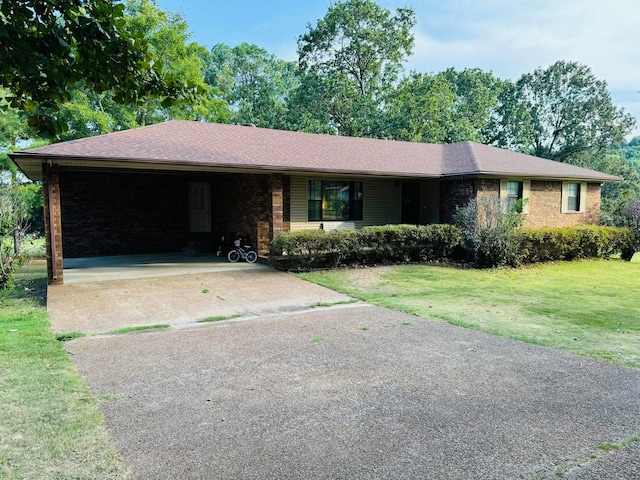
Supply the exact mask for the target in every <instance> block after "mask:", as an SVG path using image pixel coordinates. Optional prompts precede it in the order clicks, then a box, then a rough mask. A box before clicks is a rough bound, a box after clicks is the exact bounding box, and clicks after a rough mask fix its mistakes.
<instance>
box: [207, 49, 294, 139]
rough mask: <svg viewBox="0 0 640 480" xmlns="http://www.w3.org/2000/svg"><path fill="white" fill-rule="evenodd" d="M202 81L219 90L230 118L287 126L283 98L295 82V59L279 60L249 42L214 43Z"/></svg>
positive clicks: (260, 124) (244, 122) (263, 124)
mask: <svg viewBox="0 0 640 480" xmlns="http://www.w3.org/2000/svg"><path fill="white" fill-rule="evenodd" d="M205 63H206V69H205V80H206V81H207V83H209V84H210V85H213V86H215V87H217V88H219V89H220V91H221V93H222V98H224V99H225V100H226V101H227V102H228V103H229V106H230V107H231V121H232V122H233V123H239V124H254V125H256V126H258V127H267V128H281V129H286V128H287V100H288V97H289V95H290V94H291V92H292V91H293V90H294V89H295V87H296V86H297V84H298V77H297V65H296V64H295V62H288V61H285V60H281V59H279V58H278V57H276V56H275V55H273V54H271V53H269V52H267V51H266V50H265V49H263V48H260V47H258V46H257V45H252V44H249V43H241V44H240V45H237V46H235V47H230V46H228V45H226V44H224V43H219V44H217V45H214V47H213V48H212V49H211V52H210V53H209V54H208V55H207V57H206V61H205Z"/></svg>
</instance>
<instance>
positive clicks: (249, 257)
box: [247, 250, 258, 263]
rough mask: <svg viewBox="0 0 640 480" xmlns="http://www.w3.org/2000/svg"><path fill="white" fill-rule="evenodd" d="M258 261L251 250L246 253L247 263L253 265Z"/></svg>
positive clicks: (256, 255)
mask: <svg viewBox="0 0 640 480" xmlns="http://www.w3.org/2000/svg"><path fill="white" fill-rule="evenodd" d="M257 259H258V254H257V253H256V252H254V251H253V250H249V251H248V252H247V262H249V263H254V262H255V261H256V260H257Z"/></svg>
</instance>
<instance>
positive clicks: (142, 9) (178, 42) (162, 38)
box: [49, 0, 228, 141]
mask: <svg viewBox="0 0 640 480" xmlns="http://www.w3.org/2000/svg"><path fill="white" fill-rule="evenodd" d="M124 19H125V23H126V25H127V28H128V30H129V31H131V32H135V34H136V35H140V36H142V37H143V38H144V39H145V41H146V42H147V43H148V48H149V54H150V55H151V58H153V59H154V62H158V63H159V64H161V65H162V74H163V75H168V76H171V77H174V78H181V79H183V80H184V81H185V82H187V83H189V84H190V85H192V86H194V88H196V89H197V90H198V91H199V92H200V94H198V95H195V96H194V97H192V98H190V99H186V98H182V99H177V100H176V101H175V102H172V104H171V105H167V104H163V103H164V102H162V101H161V99H159V98H157V97H155V96H153V95H144V94H143V93H139V94H136V101H135V103H134V104H133V105H125V104H122V103H119V102H118V101H117V98H116V97H117V95H116V93H115V91H114V90H107V91H104V92H96V91H95V90H93V89H92V88H91V87H90V85H88V84H86V83H85V82H79V83H77V84H76V85H75V86H73V87H71V88H70V90H69V93H70V99H69V101H67V102H65V103H63V104H61V105H60V106H58V107H57V108H56V109H55V110H51V111H50V112H49V115H51V117H52V118H55V119H56V120H57V121H58V122H60V123H64V125H65V127H66V130H65V131H64V132H62V133H60V134H58V135H57V136H56V139H55V140H56V141H65V140H72V139H76V138H83V137H88V136H92V135H99V134H103V133H109V132H114V131H119V130H126V129H129V128H133V127H136V126H142V125H145V124H151V123H157V122H160V121H164V120H167V119H174V118H180V119H192V120H210V121H225V120H227V119H228V107H227V105H226V102H224V101H223V100H221V99H220V98H219V96H218V91H217V89H215V88H214V87H210V86H209V85H207V84H206V83H205V81H204V68H205V65H204V60H203V57H204V55H205V54H206V53H207V52H206V49H205V48H204V47H202V46H200V45H198V44H197V43H194V42H189V38H190V34H189V32H188V26H187V23H186V21H185V20H184V18H183V17H182V16H181V15H179V14H173V13H170V12H165V11H163V10H161V9H159V8H158V7H157V6H156V4H155V2H153V1H149V0H131V1H128V3H127V8H126V10H125V13H124Z"/></svg>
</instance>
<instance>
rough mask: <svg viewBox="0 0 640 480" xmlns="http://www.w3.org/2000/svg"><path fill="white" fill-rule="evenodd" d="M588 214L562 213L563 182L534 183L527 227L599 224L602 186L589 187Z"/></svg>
mask: <svg viewBox="0 0 640 480" xmlns="http://www.w3.org/2000/svg"><path fill="white" fill-rule="evenodd" d="M586 202H587V203H586V212H584V213H580V212H571V213H561V207H562V182H550V181H536V180H534V181H532V182H531V198H530V200H529V214H528V215H527V216H526V217H525V220H524V225H525V226H526V227H569V226H573V225H585V224H598V223H599V221H600V184H599V183H589V184H588V185H587V200H586Z"/></svg>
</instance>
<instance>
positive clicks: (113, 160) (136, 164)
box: [12, 152, 441, 179]
mask: <svg viewBox="0 0 640 480" xmlns="http://www.w3.org/2000/svg"><path fill="white" fill-rule="evenodd" d="M12 155H13V156H15V157H17V158H12V160H13V161H14V163H16V165H18V167H19V168H20V169H21V170H23V173H24V169H23V168H22V166H21V165H20V164H19V163H18V162H22V161H25V160H26V161H28V162H40V163H41V162H44V161H47V160H57V161H58V162H59V163H61V164H62V165H63V166H73V164H74V163H75V164H79V163H83V164H84V165H82V166H84V167H98V168H109V167H110V166H112V165H111V164H118V165H119V166H120V167H121V168H122V169H127V170H140V169H141V168H140V165H146V166H156V165H157V166H158V167H160V168H162V167H165V168H169V169H171V168H170V167H181V168H183V169H188V170H210V171H215V170H235V171H244V172H247V171H259V172H264V173H313V174H339V175H362V176H375V177H401V178H440V177H441V175H440V174H429V173H423V172H395V171H384V170H357V169H326V168H313V167H295V166H280V165H268V164H253V165H247V164H240V163H231V162H229V163H210V162H179V161H175V160H162V159H149V158H117V157H91V158H87V157H84V156H70V155H46V154H42V153H37V154H34V153H31V154H30V153H28V152H19V153H15V154H12ZM105 163H109V165H105ZM145 170H148V168H146V169H145ZM25 175H26V173H25ZM27 176H29V175H27ZM29 178H32V177H29ZM32 179H33V178H32Z"/></svg>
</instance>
